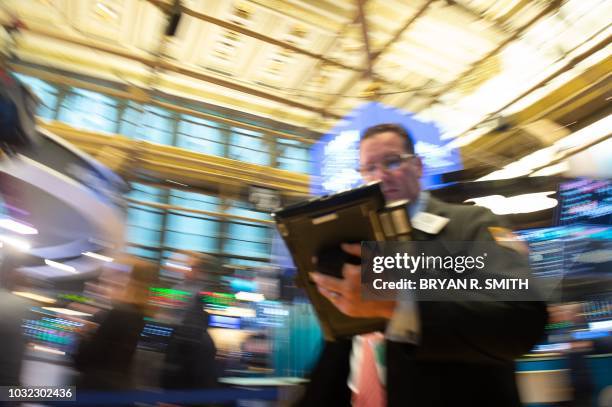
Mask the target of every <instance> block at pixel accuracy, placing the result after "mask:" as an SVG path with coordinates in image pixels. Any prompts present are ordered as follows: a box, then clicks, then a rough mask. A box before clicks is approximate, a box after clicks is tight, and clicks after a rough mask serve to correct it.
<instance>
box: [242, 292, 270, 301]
mask: <svg viewBox="0 0 612 407" xmlns="http://www.w3.org/2000/svg"><path fill="white" fill-rule="evenodd" d="M236 299H237V300H240V301H253V302H259V301H263V300H265V299H266V297H264V295H263V294H259V293H249V292H247V291H240V292H238V293H236Z"/></svg>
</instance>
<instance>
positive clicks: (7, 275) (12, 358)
mask: <svg viewBox="0 0 612 407" xmlns="http://www.w3.org/2000/svg"><path fill="white" fill-rule="evenodd" d="M5 251H7V250H6V249H5ZM15 266H16V265H15V263H14V259H13V258H12V257H11V256H6V254H5V257H4V258H3V259H2V265H1V266H0V338H2V352H0V386H16V385H19V384H20V375H21V366H22V362H23V355H24V352H25V338H24V335H23V330H22V328H21V325H22V324H23V320H24V319H25V317H26V316H27V313H28V308H29V306H28V303H27V301H25V300H23V299H21V298H19V297H17V296H16V295H14V294H12V293H11V291H13V290H14V289H15V288H16V283H17V272H16V270H15V269H16V267H15ZM0 405H2V402H0Z"/></svg>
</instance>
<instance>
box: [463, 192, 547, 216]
mask: <svg viewBox="0 0 612 407" xmlns="http://www.w3.org/2000/svg"><path fill="white" fill-rule="evenodd" d="M554 193H555V191H547V192H536V193H533V194H522V195H516V196H511V197H505V196H502V195H490V196H483V197H479V198H471V199H466V200H465V202H474V203H475V204H476V205H478V206H483V207H485V208H489V209H490V210H491V211H492V212H493V213H495V214H497V215H508V214H511V213H529V212H537V211H541V210H544V209H549V208H554V207H555V206H557V200H556V199H554V198H550V197H548V195H551V194H554Z"/></svg>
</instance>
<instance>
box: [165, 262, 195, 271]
mask: <svg viewBox="0 0 612 407" xmlns="http://www.w3.org/2000/svg"><path fill="white" fill-rule="evenodd" d="M165 264H166V266H167V267H171V268H174V269H178V270H183V271H191V267H189V266H184V265H182V264H178V263H173V262H171V261H167V262H166V263H165Z"/></svg>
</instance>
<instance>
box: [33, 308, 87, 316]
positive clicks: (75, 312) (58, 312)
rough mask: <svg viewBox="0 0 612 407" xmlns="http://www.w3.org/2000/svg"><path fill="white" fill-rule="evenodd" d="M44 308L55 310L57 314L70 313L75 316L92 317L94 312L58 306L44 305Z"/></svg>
mask: <svg viewBox="0 0 612 407" xmlns="http://www.w3.org/2000/svg"><path fill="white" fill-rule="evenodd" d="M42 309H44V310H47V311H51V312H55V313H57V314H64V315H70V316H73V317H90V316H92V314H88V313H87V312H81V311H75V310H73V309H69V308H56V307H42Z"/></svg>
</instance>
